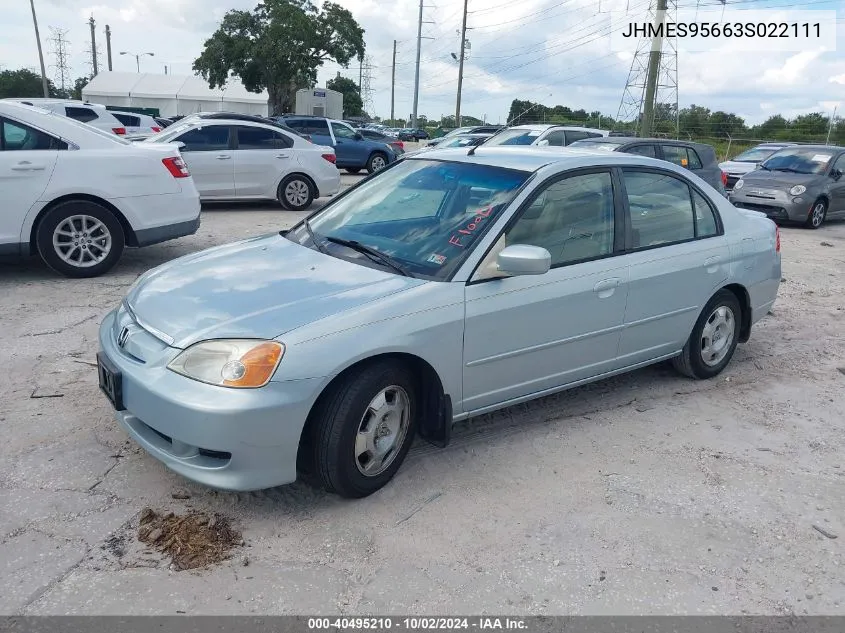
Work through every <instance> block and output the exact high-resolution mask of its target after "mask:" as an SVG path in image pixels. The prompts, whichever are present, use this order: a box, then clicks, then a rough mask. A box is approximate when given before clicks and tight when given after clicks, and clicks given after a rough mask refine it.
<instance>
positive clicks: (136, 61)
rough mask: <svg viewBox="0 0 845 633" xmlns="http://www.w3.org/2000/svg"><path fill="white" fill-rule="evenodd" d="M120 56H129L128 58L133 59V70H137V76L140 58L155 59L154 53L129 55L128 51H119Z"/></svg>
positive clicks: (139, 68) (139, 70) (139, 69)
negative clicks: (148, 57) (146, 56)
mask: <svg viewBox="0 0 845 633" xmlns="http://www.w3.org/2000/svg"><path fill="white" fill-rule="evenodd" d="M120 54H121V55H129V56H130V57H134V58H135V68H136V69H137V70H138V73H139V74H140V72H141V58H142V57H143V56H144V55H149V56H150V57H155V53H138V54H135V53H130V52H129V51H120Z"/></svg>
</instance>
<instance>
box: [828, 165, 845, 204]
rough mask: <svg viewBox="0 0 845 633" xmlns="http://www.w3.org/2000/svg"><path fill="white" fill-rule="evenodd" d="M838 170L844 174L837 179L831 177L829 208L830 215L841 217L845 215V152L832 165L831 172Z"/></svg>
mask: <svg viewBox="0 0 845 633" xmlns="http://www.w3.org/2000/svg"><path fill="white" fill-rule="evenodd" d="M833 170H838V171H839V172H841V173H842V174H843V175H842V176H839V178H838V179H837V180H834V179H833V178H831V179H830V185H828V186H829V187H830V208H829V209H828V210H827V214H828V217H841V216H843V215H845V153H842V154H840V155H839V156H838V157H837V158H836V160H834V161H833V165H831V172H832V171H833Z"/></svg>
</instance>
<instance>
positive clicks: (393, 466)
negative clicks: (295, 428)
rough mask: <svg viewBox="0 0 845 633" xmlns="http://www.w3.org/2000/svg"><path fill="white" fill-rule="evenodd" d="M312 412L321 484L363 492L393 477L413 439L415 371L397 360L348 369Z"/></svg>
mask: <svg viewBox="0 0 845 633" xmlns="http://www.w3.org/2000/svg"><path fill="white" fill-rule="evenodd" d="M314 415H315V416H316V418H315V420H314V424H313V426H312V431H313V436H312V440H311V445H312V447H313V463H314V466H315V471H316V473H317V475H318V477H319V478H320V480H321V483H322V484H323V487H325V488H326V490H328V491H329V492H336V493H338V494H340V495H341V496H343V497H349V498H360V497H366V496H367V495H370V494H372V493H374V492H376V491H377V490H379V489H380V488H382V487H383V486H384V485H385V484H387V482H388V481H390V480H391V479H392V478H393V475H395V474H396V471H398V470H399V467H400V466H401V465H402V461H403V460H404V459H405V456H406V455H407V454H408V450H410V448H411V444H412V443H413V440H414V436H415V434H416V429H417V420H418V417H419V408H418V399H417V390H416V387H415V382H414V378H413V375H412V373H411V372H410V371H408V369H407V368H406V367H405V366H404V365H402V364H400V363H397V362H383V363H378V364H375V365H371V366H369V367H367V368H365V369H363V370H362V371H357V372H354V373H351V374H350V375H349V376H348V377H346V378H345V379H343V381H342V382H341V383H340V384H339V385H337V386H336V387H335V388H334V389H333V390H332V391H331V392H330V393H328V394H326V396H325V397H324V398H322V399H321V401H320V404H319V405H318V406H317V408H316V409H315V411H314Z"/></svg>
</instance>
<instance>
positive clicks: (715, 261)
mask: <svg viewBox="0 0 845 633" xmlns="http://www.w3.org/2000/svg"><path fill="white" fill-rule="evenodd" d="M721 260H722V258H721V257H719V256H718V255H714V256H713V257H708V258H707V259H705V260H704V268H705V269H706V270H707V272H708V273H715V272H716V271H717V270H719V262H720V261H721Z"/></svg>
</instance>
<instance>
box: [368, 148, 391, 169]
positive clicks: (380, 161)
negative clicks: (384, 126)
mask: <svg viewBox="0 0 845 633" xmlns="http://www.w3.org/2000/svg"><path fill="white" fill-rule="evenodd" d="M386 165H387V157H386V156H385V155H384V154H381V153H378V152H376V153H375V154H373V155H372V156H370V160H368V161H367V173H370V174H371V173H373V172H374V171H378V170H379V169H384V167H385V166H386Z"/></svg>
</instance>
